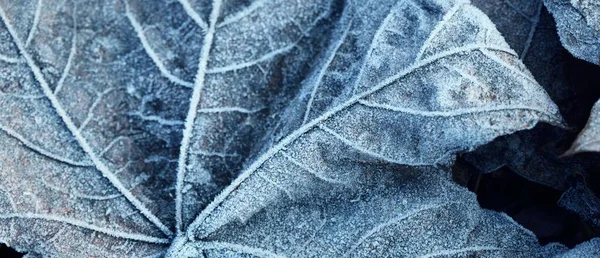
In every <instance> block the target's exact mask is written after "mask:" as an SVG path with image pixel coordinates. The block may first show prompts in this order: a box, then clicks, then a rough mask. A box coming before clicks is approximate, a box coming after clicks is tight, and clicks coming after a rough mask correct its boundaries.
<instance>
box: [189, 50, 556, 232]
mask: <svg viewBox="0 0 600 258" xmlns="http://www.w3.org/2000/svg"><path fill="white" fill-rule="evenodd" d="M486 50H494V51H500V52H505V53H508V54H510V55H513V56H516V54H515V53H514V51H512V50H510V49H506V48H502V47H495V46H486V45H483V44H469V45H466V46H463V47H460V48H454V49H451V50H447V51H444V52H441V53H438V54H436V55H433V56H431V57H428V58H426V59H423V60H419V61H416V62H414V63H413V64H412V65H411V66H409V67H408V68H406V69H404V70H402V71H401V72H399V73H397V74H395V75H393V76H390V77H388V78H387V79H385V80H383V81H382V82H381V83H379V84H378V85H376V86H375V87H373V88H372V89H370V90H368V91H365V92H363V93H361V94H359V95H356V96H355V97H353V98H351V99H350V100H348V101H346V102H344V103H343V104H341V105H339V106H337V107H334V108H332V109H330V110H329V111H327V112H325V113H323V114H322V115H321V116H319V117H317V118H315V119H314V120H312V121H311V122H309V123H306V124H304V125H303V126H301V127H300V128H298V129H296V130H295V131H294V132H292V133H291V134H289V135H288V136H287V137H285V138H283V139H282V140H281V141H280V142H279V143H278V144H276V145H275V146H273V147H272V148H271V149H270V150H269V151H268V152H266V153H265V154H263V155H261V156H260V157H259V158H258V159H257V160H256V161H255V162H254V163H252V165H250V167H248V168H247V169H246V170H245V171H244V172H242V173H241V174H240V176H239V177H238V178H236V179H235V180H234V181H233V182H232V183H231V184H230V185H229V186H228V187H227V188H225V189H224V190H223V191H222V192H221V193H220V194H219V195H218V196H217V197H216V198H215V199H214V200H213V202H211V203H210V204H209V205H208V206H207V207H206V208H205V209H204V210H203V211H202V213H201V214H200V215H199V216H198V217H197V218H196V219H195V220H194V221H193V222H192V224H191V225H190V226H189V228H190V229H194V230H195V229H196V228H197V227H198V226H199V225H200V223H202V222H203V221H204V220H205V219H206V218H207V217H208V216H209V215H210V214H211V213H212V211H214V210H215V209H216V208H217V207H218V205H220V204H221V203H223V202H224V201H225V199H226V198H227V197H228V196H229V195H230V194H231V193H232V192H233V191H234V190H235V189H237V188H238V187H239V186H240V184H241V183H242V182H244V181H245V180H246V179H248V178H249V177H250V176H251V175H252V174H253V173H254V172H256V171H257V170H258V169H259V168H260V167H261V166H262V165H263V164H264V163H265V162H266V161H267V160H269V159H271V158H272V157H273V156H275V154H277V153H279V152H280V151H281V150H283V149H284V148H285V147H286V146H288V145H289V144H291V143H293V142H294V141H295V140H296V139H298V138H299V137H301V136H302V135H304V134H305V133H306V132H308V131H309V130H311V129H313V128H315V127H316V126H318V125H319V124H320V123H321V122H323V121H325V120H327V119H329V118H331V117H332V116H334V115H335V114H337V113H339V112H340V111H342V110H344V109H346V108H348V107H350V106H352V105H353V104H356V103H358V101H359V100H361V99H362V98H365V97H367V96H370V95H372V94H374V93H375V92H378V91H379V90H381V89H383V88H385V87H386V86H388V85H390V84H391V83H393V82H394V81H397V80H399V79H401V78H404V77H405V76H407V75H410V74H411V73H413V72H414V71H416V70H417V69H419V68H422V67H425V66H426V65H429V64H431V63H433V62H436V61H438V60H441V59H442V58H446V57H449V56H452V55H455V54H459V53H463V52H469V51H481V52H484V51H486ZM518 75H520V76H526V75H524V74H521V73H518ZM527 79H529V80H531V78H527ZM537 111H538V112H540V113H544V114H546V115H548V116H550V117H552V116H553V115H552V114H548V113H547V112H545V111H543V110H537ZM192 231H193V230H188V238H189V239H195V236H194V235H193V234H192ZM209 233H210V232H203V234H209Z"/></svg>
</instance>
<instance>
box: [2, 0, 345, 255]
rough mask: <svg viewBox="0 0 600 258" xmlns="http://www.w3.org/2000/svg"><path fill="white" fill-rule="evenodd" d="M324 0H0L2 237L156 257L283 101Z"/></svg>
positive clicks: (312, 44)
mask: <svg viewBox="0 0 600 258" xmlns="http://www.w3.org/2000/svg"><path fill="white" fill-rule="evenodd" d="M337 6H338V4H335V5H334V4H333V3H329V2H326V3H324V2H322V1H303V2H302V3H300V2H297V1H289V0H282V1H261V0H257V1H253V2H249V1H235V0H227V1H214V3H207V1H193V0H190V1H188V0H181V1H150V2H148V1H138V0H118V1H113V2H111V3H103V2H93V1H92V2H90V1H59V2H57V1H48V0H31V1H15V0H3V1H0V16H1V21H2V23H0V107H2V108H3V110H4V111H5V112H3V113H2V115H0V139H2V140H1V141H0V143H2V144H1V145H2V146H3V150H4V152H0V168H1V169H0V173H2V174H1V175H2V178H5V180H4V181H2V182H0V189H1V191H2V194H3V195H5V196H6V198H3V200H5V201H4V202H3V204H2V206H0V208H2V210H3V212H2V213H0V220H1V222H2V223H1V224H0V225H1V226H2V227H3V229H2V231H1V232H2V233H0V241H2V242H7V243H9V244H10V245H12V246H13V247H15V248H17V249H18V250H22V251H30V252H31V254H32V255H35V254H44V255H46V254H52V255H57V256H65V255H70V256H100V257H111V256H115V257H123V256H138V255H139V256H146V255H160V253H161V252H162V251H163V250H164V248H165V245H166V244H168V243H169V242H170V239H171V237H172V236H173V235H174V233H173V232H174V231H178V230H179V232H180V231H181V228H182V227H183V226H184V225H183V224H185V222H183V220H182V217H184V220H185V221H186V222H187V221H188V220H191V219H193V217H194V216H196V215H197V213H198V211H199V210H200V209H201V208H202V207H203V206H204V203H207V202H208V201H209V200H210V198H211V197H212V196H211V195H214V194H215V193H216V192H217V191H219V190H220V187H224V184H227V183H228V181H229V180H231V179H230V178H229V177H231V176H233V175H235V171H237V170H239V168H237V166H240V164H241V163H242V162H243V161H244V159H245V158H246V156H248V155H249V153H250V151H251V149H252V148H253V146H254V143H256V142H260V140H261V139H262V135H263V134H264V128H266V125H265V124H268V123H269V121H270V119H274V117H277V110H278V109H282V108H280V106H282V105H285V104H286V102H285V101H286V98H289V97H291V96H293V93H294V92H295V91H296V89H297V88H298V86H297V85H299V82H300V80H301V78H302V76H303V75H304V73H305V70H308V69H309V68H310V63H311V62H309V61H310V58H311V56H313V54H315V53H317V52H318V51H319V49H320V48H321V47H320V44H321V43H320V42H321V41H323V40H326V39H327V38H328V37H327V35H328V34H327V33H328V32H327V31H328V29H327V28H328V26H330V25H328V23H327V22H325V21H327V20H328V19H330V17H329V16H330V15H331V16H333V18H331V19H335V12H336V8H337ZM211 13H214V14H212V16H211ZM332 21H333V20H332ZM331 24H333V22H331ZM315 35H318V36H319V37H315ZM323 36H325V37H323ZM191 96H194V97H193V98H192V102H191V103H190V97H191ZM198 96H199V97H198ZM288 96H289V97H288ZM188 107H190V108H188ZM186 114H187V117H186ZM190 114H192V115H190ZM186 119H187V121H189V123H188V124H185V121H186ZM184 129H185V132H184V133H183V134H182V131H184ZM182 135H183V136H184V137H183V138H182ZM182 145H183V146H182ZM179 150H183V155H179ZM188 160H189V161H190V162H188ZM180 164H181V165H180ZM187 168H190V169H189V170H190V171H189V172H190V173H187V174H186V173H185V172H186V171H185V170H186V169H187ZM178 170H179V172H180V173H177V171H178ZM223 173H229V175H225V176H224V175H222V174H223ZM178 175H181V176H180V177H177V176H178ZM184 176H189V177H186V178H185V179H184V178H183V177H184ZM178 178H179V179H181V181H180V180H178ZM214 178H217V179H218V180H221V181H220V182H215V181H216V180H214ZM178 182H182V184H178ZM183 192H185V193H187V194H186V198H185V201H186V202H185V203H184V202H183V201H182V199H184V198H183V197H182V195H183V194H182V193H183ZM175 199H177V201H175ZM176 204H178V205H176ZM181 204H184V206H185V209H186V211H185V214H183V215H182V213H183V212H182V209H181ZM176 206H177V208H176ZM176 211H177V212H176ZM176 222H179V223H176ZM27 225H34V226H32V227H31V228H29V227H27ZM73 239H76V241H73Z"/></svg>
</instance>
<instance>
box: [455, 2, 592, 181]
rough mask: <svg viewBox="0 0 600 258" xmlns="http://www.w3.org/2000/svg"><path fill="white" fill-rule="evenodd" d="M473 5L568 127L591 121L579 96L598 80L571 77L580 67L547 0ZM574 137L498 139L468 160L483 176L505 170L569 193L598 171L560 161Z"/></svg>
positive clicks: (538, 132) (542, 133) (564, 133)
mask: <svg viewBox="0 0 600 258" xmlns="http://www.w3.org/2000/svg"><path fill="white" fill-rule="evenodd" d="M472 2H473V4H474V5H475V6H477V7H478V8H480V9H481V10H482V11H483V12H484V13H486V14H487V15H488V16H489V17H490V19H491V20H492V21H493V22H494V24H495V25H496V27H497V28H498V30H499V31H500V32H501V33H502V35H503V36H504V38H505V39H506V40H507V42H508V44H509V45H510V46H511V47H512V48H513V49H514V50H515V51H516V52H517V53H519V57H520V59H521V60H522V61H523V63H524V64H525V65H526V66H527V68H528V69H529V71H531V73H532V74H533V76H534V77H535V79H536V81H537V82H538V83H539V84H540V85H541V86H542V87H544V89H545V90H546V91H547V92H548V94H549V95H550V97H551V98H552V100H553V101H554V102H555V103H556V104H557V105H558V106H559V107H561V114H562V115H563V117H565V119H566V120H567V121H566V122H567V123H569V126H572V127H573V126H576V125H577V126H579V121H580V120H581V119H586V118H585V117H584V116H585V113H587V112H588V109H589V107H587V102H585V101H582V100H581V98H580V97H581V96H580V94H579V92H578V91H580V90H579V89H581V88H586V87H596V83H597V82H596V81H597V80H596V81H594V80H590V79H589V78H582V76H580V75H577V74H576V73H573V72H572V71H571V70H574V69H580V68H571V67H572V66H573V67H575V65H576V64H574V63H573V61H575V60H573V59H572V58H571V57H569V56H568V54H567V53H565V51H564V49H563V47H562V46H561V43H560V40H559V37H558V34H557V32H556V26H555V23H554V19H553V18H552V16H551V15H550V14H549V13H548V11H547V10H546V8H544V7H543V3H542V0H536V1H531V0H512V1H511V0H504V1H485V0H475V1H472ZM580 78H581V79H580ZM598 82H600V81H598ZM594 101H595V100H594ZM581 126H583V125H581ZM572 137H573V135H572V133H571V132H570V131H569V130H567V129H565V128H560V127H550V126H538V128H536V129H535V130H532V131H524V132H518V133H515V134H512V135H507V136H505V137H502V138H501V139H497V140H495V141H494V142H493V143H490V144H489V145H486V146H483V147H481V148H479V149H477V150H476V151H474V152H472V153H467V154H465V155H464V157H465V159H466V160H468V161H469V162H470V163H472V164H473V165H475V166H476V167H477V168H478V169H480V170H481V171H482V172H484V173H485V172H491V171H495V170H497V169H498V168H500V167H502V166H506V167H508V168H509V169H511V170H512V171H514V172H516V173H519V174H520V175H521V176H523V177H525V178H528V179H529V180H532V181H534V182H538V183H541V184H544V185H548V186H550V187H553V188H555V189H559V190H566V189H567V188H568V187H569V186H568V180H566V178H567V177H568V176H570V175H573V174H577V173H583V172H584V171H585V170H586V169H590V165H593V164H589V163H590V162H586V160H582V159H579V158H578V157H569V158H564V157H561V155H562V154H563V153H564V152H565V150H566V149H567V148H568V145H569V144H570V143H571V141H572Z"/></svg>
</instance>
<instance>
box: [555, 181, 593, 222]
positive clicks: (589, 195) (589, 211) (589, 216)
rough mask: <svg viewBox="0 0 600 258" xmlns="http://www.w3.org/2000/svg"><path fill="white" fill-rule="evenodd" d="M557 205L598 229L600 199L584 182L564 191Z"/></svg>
mask: <svg viewBox="0 0 600 258" xmlns="http://www.w3.org/2000/svg"><path fill="white" fill-rule="evenodd" d="M558 205H559V206H561V207H563V208H565V209H567V210H570V211H572V212H574V213H576V214H577V215H579V216H580V217H582V218H583V219H584V220H586V221H588V222H590V223H591V224H592V225H594V226H596V227H600V199H599V198H598V197H596V195H595V194H594V191H593V190H591V189H589V186H587V185H586V184H585V183H584V182H578V183H577V184H576V185H575V186H573V187H571V188H569V189H568V190H567V191H565V192H564V193H563V194H562V196H561V197H560V200H558Z"/></svg>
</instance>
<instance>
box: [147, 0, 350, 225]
mask: <svg viewBox="0 0 600 258" xmlns="http://www.w3.org/2000/svg"><path fill="white" fill-rule="evenodd" d="M335 2H338V1H316V0H311V1H293V0H281V1H265V0H257V1H253V2H251V3H248V4H246V3H245V1H223V2H222V3H221V1H214V2H213V3H212V4H211V5H210V6H208V8H209V10H211V11H210V15H209V16H207V25H206V26H207V27H206V32H205V33H206V36H205V37H204V39H203V41H202V50H203V52H202V56H201V57H200V67H199V68H198V73H197V74H196V77H195V84H194V92H193V94H192V99H191V104H190V109H189V111H188V114H187V118H186V124H185V129H184V131H183V140H182V144H181V152H180V153H181V154H180V156H179V160H178V168H177V184H176V194H177V200H176V204H177V215H176V216H177V220H178V230H183V229H184V227H185V225H187V224H188V223H189V222H191V220H193V219H194V217H195V216H197V215H198V213H199V212H200V210H202V208H204V207H205V206H206V204H208V203H209V202H210V201H211V200H212V198H213V197H214V195H216V194H217V193H218V192H219V191H221V190H222V189H223V188H224V187H225V186H227V185H228V184H229V183H230V182H231V181H232V180H233V178H234V177H235V176H237V172H238V171H240V170H241V169H242V164H243V162H244V161H245V160H246V158H247V157H248V156H250V155H251V154H252V153H253V152H252V151H253V150H254V149H256V148H260V146H261V144H262V143H263V141H264V138H265V133H266V128H268V127H269V124H271V123H273V122H272V121H273V120H275V119H276V118H277V117H279V116H280V114H279V113H280V111H281V110H282V109H283V107H284V105H287V104H288V102H289V99H290V98H291V97H293V96H294V93H295V92H296V91H297V90H298V88H299V85H300V81H301V79H302V78H303V76H305V74H306V73H307V69H308V68H310V64H311V63H312V62H311V61H310V60H311V58H313V57H314V54H316V53H317V51H318V50H320V49H321V46H320V43H321V41H324V40H326V39H327V38H328V30H327V27H328V26H331V25H333V24H335V20H330V19H329V17H330V16H335V15H334V14H335V12H336V8H338V5H339V4H334V3H335ZM182 3H184V4H183V5H184V6H188V3H187V0H183V1H182ZM140 6H145V3H142V2H140ZM186 11H188V12H194V11H193V10H186ZM156 15H160V14H158V13H157V14H156ZM198 15H202V14H201V13H200V14H198Z"/></svg>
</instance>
